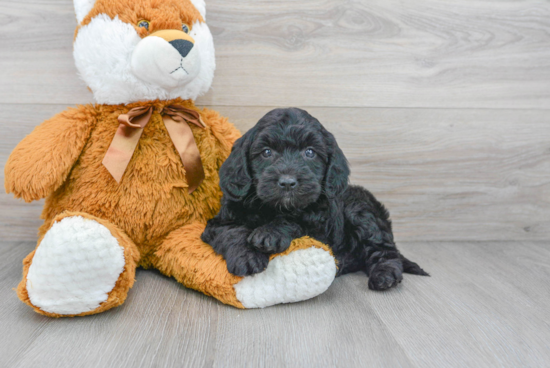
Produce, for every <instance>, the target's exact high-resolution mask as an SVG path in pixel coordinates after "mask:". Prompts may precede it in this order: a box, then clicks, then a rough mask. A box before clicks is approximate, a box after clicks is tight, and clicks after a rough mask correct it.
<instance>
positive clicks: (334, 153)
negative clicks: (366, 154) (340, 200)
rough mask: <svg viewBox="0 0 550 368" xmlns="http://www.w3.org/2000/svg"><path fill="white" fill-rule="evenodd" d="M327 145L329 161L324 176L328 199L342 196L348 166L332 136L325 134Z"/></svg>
mask: <svg viewBox="0 0 550 368" xmlns="http://www.w3.org/2000/svg"><path fill="white" fill-rule="evenodd" d="M326 134H327V137H328V144H329V150H330V151H329V152H331V153H330V154H329V159H328V166H327V172H326V174H325V193H326V196H327V197H329V198H334V197H336V196H338V195H340V194H342V193H343V192H344V191H345V190H346V188H347V187H348V180H349V173H350V171H349V166H348V160H347V159H346V156H344V152H342V150H341V149H340V147H338V143H336V139H335V138H334V136H333V135H332V134H331V133H329V132H326Z"/></svg>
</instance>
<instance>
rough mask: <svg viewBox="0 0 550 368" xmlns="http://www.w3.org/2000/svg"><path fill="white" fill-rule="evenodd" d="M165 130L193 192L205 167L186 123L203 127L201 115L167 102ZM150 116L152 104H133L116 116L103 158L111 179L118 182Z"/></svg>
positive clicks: (200, 180)
mask: <svg viewBox="0 0 550 368" xmlns="http://www.w3.org/2000/svg"><path fill="white" fill-rule="evenodd" d="M161 114H162V119H163V120H164V125H165V126H166V130H167V131H168V134H169V135H170V139H171V140H172V143H173V144H174V146H175V147H176V150H177V151H178V153H179V155H180V158H181V162H182V163H183V166H184V167H185V178H186V179H187V184H188V185H189V193H192V192H193V191H194V190H195V189H197V187H198V186H199V185H200V184H201V182H202V181H203V180H204V168H203V166H202V161H201V156H200V152H199V149H198V147H197V144H196V143H195V138H194V137H193V132H192V131H191V128H190V127H189V125H188V124H187V123H192V124H195V125H196V126H198V127H201V128H204V127H205V125H204V123H203V121H202V119H201V116H200V115H199V113H198V112H196V111H195V110H191V109H187V108H185V107H183V106H180V105H168V106H165V107H164V109H163V110H162V111H161ZM152 115H153V107H152V106H141V107H135V108H133V109H131V110H130V111H128V113H126V114H122V115H119V117H118V122H119V123H120V125H119V126H118V129H117V131H116V133H115V136H114V138H113V141H112V142H111V145H110V146H109V149H108V150H107V153H106V154H105V157H104V158H103V165H104V166H105V167H106V168H107V170H109V172H110V173H111V175H112V176H113V178H114V179H115V180H116V181H117V182H118V183H120V180H121V179H122V175H124V172H125V171H126V168H127V167H128V164H129V163H130V160H131V159H132V155H133V154H134V151H135V149H136V147H137V144H138V142H139V138H140V137H141V134H142V133H143V129H144V128H145V126H146V125H147V123H148V122H149V120H150V119H151V116H152Z"/></svg>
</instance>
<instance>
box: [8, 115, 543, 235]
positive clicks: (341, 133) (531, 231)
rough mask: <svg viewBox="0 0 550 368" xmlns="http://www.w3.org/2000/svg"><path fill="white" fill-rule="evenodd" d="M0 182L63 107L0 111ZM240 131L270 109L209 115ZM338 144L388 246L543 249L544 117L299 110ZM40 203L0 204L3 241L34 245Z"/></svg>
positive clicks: (16, 202) (10, 199) (12, 202)
mask: <svg viewBox="0 0 550 368" xmlns="http://www.w3.org/2000/svg"><path fill="white" fill-rule="evenodd" d="M0 108H1V109H2V111H3V113H2V115H1V116H0V127H2V129H3V132H4V134H3V135H2V136H1V137H0V170H1V172H0V180H3V167H4V164H5V162H6V159H7V157H8V155H9V153H10V152H11V150H12V149H13V148H14V147H15V145H16V144H17V143H18V142H19V141H20V140H21V139H22V138H23V137H24V136H25V135H26V134H28V133H29V132H30V131H31V130H32V129H33V127H34V126H35V125H36V124H37V123H39V122H41V121H42V120H44V119H46V118H48V117H50V116H51V115H53V114H54V113H55V112H58V111H61V110H62V109H64V108H65V106H64V105H38V106H32V105H17V106H11V105H0ZM213 108H214V109H216V110H219V111H220V112H221V113H222V114H223V115H225V116H228V117H229V118H230V120H231V121H233V122H234V123H235V124H236V126H237V127H238V128H239V129H241V130H242V131H246V130H247V129H249V128H250V127H251V126H252V125H253V124H254V123H255V122H256V121H257V120H258V119H259V118H260V117H261V116H262V115H263V114H265V113H266V112H267V111H269V110H270V108H269V107H228V106H215V107H213ZM308 110H309V111H310V113H311V114H313V115H314V116H316V117H317V118H319V119H320V121H321V122H322V123H324V124H325V126H326V127H327V128H328V129H329V130H330V131H332V132H334V134H335V135H336V138H337V139H338V142H339V143H340V145H341V147H342V149H343V150H344V152H345V154H346V155H347V157H348V158H349V160H350V163H351V167H352V178H351V182H352V183H354V184H359V185H364V186H366V187H367V188H369V189H370V190H371V191H372V192H373V193H374V194H375V195H376V196H377V197H378V198H379V199H380V200H381V201H382V202H384V203H385V204H386V205H387V206H388V208H389V209H390V212H391V213H392V217H393V219H394V222H395V227H394V229H395V233H396V237H397V240H398V241H400V240H466V239H469V240H513V239H516V240H524V239H525V240H529V239H531V240H536V239H539V240H541V239H550V201H549V198H550V176H549V173H550V145H549V143H548V142H550V115H548V114H547V113H546V112H544V111H537V110H488V109H477V110H463V109H384V108H380V109H370V108H308ZM41 207H42V202H38V203H32V204H26V203H23V202H21V201H18V200H15V199H13V198H11V197H10V196H9V195H6V194H0V208H2V211H0V231H2V233H3V234H4V236H5V239H12V240H34V239H36V229H37V227H38V226H39V224H40V220H39V216H40V212H41Z"/></svg>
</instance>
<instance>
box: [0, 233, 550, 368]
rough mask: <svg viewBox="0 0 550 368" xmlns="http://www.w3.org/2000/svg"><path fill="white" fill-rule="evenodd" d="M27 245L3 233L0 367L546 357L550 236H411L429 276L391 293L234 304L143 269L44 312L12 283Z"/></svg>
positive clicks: (549, 354) (469, 362) (359, 280)
mask: <svg viewBox="0 0 550 368" xmlns="http://www.w3.org/2000/svg"><path fill="white" fill-rule="evenodd" d="M32 248H33V244H32V243H29V242H27V243H14V242H11V243H8V242H0V255H1V257H0V328H1V330H2V332H3V333H2V334H0V365H1V366H10V367H28V366H41V367H61V368H63V367H72V366H74V365H75V363H78V365H79V366H81V367H97V366H101V367H121V368H124V367H149V366H158V367H196V366H209V367H210V366H221V367H231V366H239V367H240V366H243V367H261V366H266V367H270V366H278V367H279V366H280V367H306V366H323V367H336V366H345V367H364V366H372V367H394V366H403V367H409V366H411V367H464V366H475V367H495V366H499V367H518V366H522V367H545V366H549V365H550V364H549V362H550V346H549V344H550V343H549V341H550V328H549V327H550V312H549V311H548V308H547V305H548V303H549V302H550V289H549V288H548V281H549V280H550V243H548V242H547V241H545V242H533V241H524V242H437V243H434V242H406V243H404V244H402V245H401V250H402V251H403V253H404V254H405V255H406V256H408V257H409V258H411V259H413V260H415V261H418V262H419V263H420V264H421V265H422V266H423V267H425V268H426V270H428V271H429V272H431V274H432V277H430V278H427V277H419V276H412V275H405V279H404V281H403V283H402V284H401V285H399V287H397V288H396V289H393V290H391V291H388V292H382V293H378V292H373V291H369V290H368V289H367V278H366V277H365V276H364V275H362V274H352V275H346V276H343V277H341V278H339V279H337V280H336V281H335V282H334V284H333V285H332V286H331V288H330V289H329V290H328V291H327V292H326V293H325V294H323V295H321V296H319V297H317V298H314V299H312V300H310V301H306V302H303V303H297V304H292V305H283V306H275V307H272V308H267V309H264V310H249V311H243V310H237V309H235V308H232V307H228V306H224V305H222V304H220V303H218V302H216V301H215V300H213V299H211V298H208V297H206V296H204V295H201V294H199V293H196V292H194V291H191V290H188V289H185V288H184V287H182V286H181V285H179V284H178V283H177V282H175V281H174V280H172V279H168V278H166V277H163V276H161V275H160V274H158V272H156V271H144V270H139V271H138V274H137V282H136V285H135V287H134V288H133V289H132V290H131V291H130V295H129V297H128V300H127V302H126V303H125V304H124V305H123V306H122V307H119V308H116V309H114V310H111V311H108V312H106V313H103V314H100V315H96V316H90V317H83V318H73V319H48V318H47V317H42V316H39V315H37V314H35V313H34V312H32V311H31V310H30V309H29V308H28V307H27V306H25V305H24V304H22V303H20V302H19V301H18V300H17V298H16V295H15V293H14V292H13V291H11V290H10V289H11V288H12V287H14V286H15V284H16V283H17V282H18V281H19V277H20V275H21V273H20V263H19V262H20V260H21V259H22V258H23V257H24V255H25V254H26V253H27V252H29V251H30V250H32Z"/></svg>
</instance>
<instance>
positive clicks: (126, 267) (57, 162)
mask: <svg viewBox="0 0 550 368" xmlns="http://www.w3.org/2000/svg"><path fill="white" fill-rule="evenodd" d="M131 4H132V5H130V3H128V2H125V1H120V2H113V1H108V0H98V1H97V2H93V1H88V0H82V1H78V0H77V1H75V7H76V11H77V18H79V21H80V22H81V24H80V27H83V26H86V25H88V24H89V25H90V26H91V25H93V22H94V18H93V17H94V16H98V15H99V16H105V15H107V16H108V17H109V18H111V19H113V18H114V20H115V21H119V22H120V20H119V19H118V18H119V17H120V18H122V21H121V22H122V25H120V24H118V23H116V26H117V27H124V25H125V24H128V23H124V20H125V19H124V18H125V17H126V18H128V19H129V20H130V21H132V22H134V21H135V20H134V18H136V19H137V21H138V24H139V19H142V18H144V17H157V18H156V19H155V20H151V21H150V22H149V21H148V22H149V23H148V24H149V27H153V26H155V25H156V26H157V27H161V26H162V29H165V28H167V27H168V29H170V27H181V23H182V20H181V18H183V22H184V23H186V24H195V26H194V27H196V28H197V29H199V30H200V26H201V25H202V24H203V15H204V9H203V7H204V3H201V2H200V1H198V3H196V2H195V3H193V4H192V3H191V2H188V1H187V0H181V1H175V0H171V1H168V2H163V1H160V0H157V1H155V0H142V1H134V2H132V3H131ZM163 4H164V5H165V6H166V9H164V12H162V10H163V8H162V6H163ZM90 6H92V7H91V8H90V9H88V8H89V7H90ZM178 6H179V8H177V9H178V10H179V14H178V12H173V11H170V10H171V9H173V8H174V7H178ZM87 7H88V8H87ZM201 7H202V8H201ZM106 9H108V11H107V10H106ZM197 9H199V10H202V14H201V13H200V12H199V11H198V10H197ZM85 10H88V12H86V13H83V11H85ZM148 11H149V12H150V13H147V12H148ZM79 13H80V14H79ZM168 13H169V15H167V14H168ZM158 14H160V15H158ZM163 14H164V16H165V17H166V18H165V19H164V21H162V20H161V19H159V18H158V17H159V16H161V15H163ZM174 14H176V18H174ZM109 18H106V17H104V18H101V19H100V21H102V22H104V21H108V20H109ZM132 27H134V26H132ZM140 28H142V27H138V28H136V30H135V32H136V35H137V36H138V37H139V39H138V41H136V43H138V42H139V40H141V39H144V40H145V39H146V38H147V35H148V34H150V33H151V32H153V29H148V30H147V32H144V30H143V29H140ZM91 29H92V30H93V27H91ZM157 30H158V29H157ZM130 32H131V31H130ZM197 32H198V31H197ZM191 35H192V34H191ZM185 37H187V38H188V39H189V37H188V36H184V35H183V36H182V39H186V38H185ZM200 37H203V38H204V36H201V35H200V34H195V40H193V39H192V38H191V41H193V42H195V43H197V42H198V41H196V40H197V39H200ZM83 38H84V40H86V38H85V37H84V36H83ZM154 41H155V42H157V43H158V42H161V41H159V40H154ZM166 41H169V40H166ZM162 42H165V41H162ZM167 44H168V42H167ZM78 46H79V45H78V33H77V37H76V39H75V59H77V65H79V55H77V51H78ZM140 46H141V45H140ZM162 47H164V46H162ZM174 47H175V46H174ZM136 48H137V46H136ZM212 51H213V50H212ZM178 52H179V54H178V55H181V56H182V60H181V61H180V64H181V65H185V66H186V65H187V64H185V62H188V61H187V60H184V59H185V56H184V55H183V53H182V52H181V50H178ZM188 55H191V53H189V54H188ZM201 55H202V56H200V57H203V58H204V55H205V52H204V48H203V51H202V54H201ZM212 56H213V55H212ZM177 57H179V56H177ZM83 60H84V59H83ZM84 62H85V61H81V64H80V67H79V69H81V70H80V72H81V74H84V79H86V77H85V72H86V71H85V70H84V72H83V70H82V68H85V67H86V65H85V64H84V66H82V65H83V64H82V63H84ZM164 62H165V61H164V60H162V61H161V62H159V63H161V64H162V63H164ZM204 63H205V62H204V60H203V64H202V65H203V69H204V68H205V67H204ZM93 65H97V64H93ZM162 65H164V64H162ZM140 68H142V66H139V65H138V66H137V67H136V66H135V65H134V64H132V71H133V73H135V74H137V75H138V76H139V70H140ZM191 68H192V66H191V67H188V66H187V69H190V70H191ZM203 69H201V70H200V71H199V72H197V76H195V79H196V78H202V79H203V80H205V81H206V82H204V83H206V84H207V85H208V86H209V83H210V80H211V77H210V79H208V75H207V76H206V77H204V75H202V74H201V73H203ZM136 70H137V71H136ZM212 72H213V70H212ZM203 74H204V73H203ZM187 77H188V76H186V75H183V74H182V77H181V78H180V79H181V80H179V81H176V82H174V83H175V85H176V87H174V88H176V93H174V92H173V90H170V89H169V88H168V87H166V86H163V87H162V88H160V89H159V88H158V86H154V85H152V86H151V85H149V84H147V83H149V82H147V81H142V80H141V79H139V78H136V81H137V82H134V83H136V84H137V83H144V84H145V86H144V87H143V88H142V92H139V91H140V90H139V89H138V88H137V87H135V88H136V91H137V92H135V95H130V96H127V97H126V101H124V103H112V104H111V103H108V102H114V100H113V98H112V97H111V96H114V95H116V94H111V90H110V89H112V88H115V87H112V86H109V85H106V86H103V85H100V86H99V87H97V86H96V87H95V88H94V86H93V85H94V83H93V82H94V81H91V82H89V84H91V85H92V90H93V92H94V95H95V96H96V100H99V102H102V103H100V104H96V105H86V106H79V107H77V108H73V109H69V110H66V111H64V112H62V113H60V114H58V115H56V116H55V117H53V118H52V119H50V120H48V121H46V122H44V123H43V124H41V125H40V126H38V127H37V128H36V129H35V130H34V131H33V132H32V133H31V134H30V135H29V136H27V137H26V138H25V139H24V140H23V141H22V142H21V143H20V144H19V145H18V146H17V147H16V149H15V150H14V151H13V153H12V154H11V156H10V158H9V160H8V162H7V164H6V168H5V173H6V178H5V187H6V190H7V191H8V192H12V193H14V194H15V196H16V197H20V198H23V199H24V200H25V201H32V200H37V199H39V198H44V197H45V198H46V204H45V207H44V211H43V213H42V218H43V219H44V224H43V225H42V226H41V227H40V229H39V240H38V245H37V249H36V250H35V251H33V252H32V253H31V254H29V255H28V256H27V257H26V259H25V260H24V262H23V263H24V270H23V280H22V281H21V283H20V284H19V286H18V288H17V292H18V295H19V297H20V298H21V299H22V300H23V301H24V302H25V303H27V304H29V305H30V306H32V307H33V308H34V309H35V310H36V311H37V312H39V313H42V314H46V315H49V316H54V317H60V316H74V315H87V314H94V313H99V312H102V311H104V310H107V309H109V308H112V307H115V306H117V305H120V304H122V303H123V302H124V300H125V299H126V295H127V293H128V290H129V289H130V288H131V287H132V285H133V282H134V275H135V268H136V267H137V266H141V267H144V268H150V267H154V268H157V269H159V270H160V271H161V272H163V273H164V274H166V275H168V276H172V277H174V278H175V279H176V280H178V281H179V282H181V283H183V284H184V285H186V286H188V287H190V288H193V289H195V290H199V291H201V292H203V293H205V294H207V295H211V296H214V297H215V298H217V299H218V300H220V301H222V302H223V303H226V304H230V305H233V306H235V307H238V308H244V307H264V306H267V305H272V304H277V303H282V302H293V301H298V300H303V299H307V298H310V297H312V296H315V295H317V294H319V293H320V292H322V291H324V290H326V288H328V286H329V285H330V283H331V282H332V279H333V278H334V271H335V265H334V259H333V258H332V256H331V255H330V250H329V249H328V247H327V246H326V245H323V244H321V243H319V242H317V241H315V240H313V239H309V238H302V239H297V240H296V241H294V242H293V244H292V246H291V248H290V249H289V250H288V251H286V252H285V253H284V254H281V255H274V256H272V260H273V259H275V258H279V260H278V261H277V262H279V263H280V264H278V266H277V267H278V268H279V269H283V268H284V267H292V265H293V264H295V263H296V259H290V258H289V260H288V262H287V263H288V264H286V263H285V257H287V258H288V257H298V255H299V254H302V253H299V252H298V253H295V254H294V255H292V254H293V253H294V252H296V251H311V252H313V253H311V256H310V255H309V254H308V255H307V257H306V258H307V259H308V262H309V265H310V266H311V267H312V269H315V272H314V273H315V274H314V275H313V274H311V273H310V272H309V271H308V270H307V268H306V267H303V269H302V270H300V271H299V272H298V273H297V276H296V277H297V279H296V280H297V282H296V280H294V281H293V284H291V285H286V286H285V285H282V287H288V288H292V287H296V285H298V287H300V283H302V285H301V287H303V288H306V289H310V290H312V289H315V290H314V291H312V292H309V294H308V293H305V294H304V292H295V291H292V290H290V289H289V292H290V293H291V294H292V293H293V294H299V295H298V296H296V295H291V296H288V295H279V294H281V293H283V294H284V291H279V294H277V295H274V296H273V295H272V296H268V297H266V298H267V299H269V300H267V301H265V302H261V301H260V302H258V300H259V299H258V293H261V292H262V290H263V289H265V288H267V289H270V288H273V280H272V278H273V277H275V278H277V277H278V278H279V279H280V278H281V275H277V272H281V271H280V270H279V271H277V270H275V269H273V270H271V271H270V269H269V267H268V270H267V271H269V272H267V271H266V275H264V276H261V277H255V278H254V277H253V276H250V277H245V278H243V277H237V276H234V275H231V274H229V273H228V271H227V268H226V264H225V261H224V260H223V258H222V257H221V256H219V255H217V254H216V253H215V252H214V251H213V250H212V248H211V247H210V246H209V245H207V244H205V243H203V242H202V241H201V240H200V235H201V233H202V231H203V229H204V225H205V223H206V221H207V220H208V219H210V218H212V217H213V216H214V215H215V214H216V213H217V212H218V210H219V207H220V199H221V196H222V193H221V191H220V189H219V186H218V183H219V177H218V171H219V169H220V167H221V165H222V163H223V162H224V160H225V159H226V158H227V156H228V155H229V153H230V151H231V147H232V145H233V142H234V141H235V140H236V139H237V138H238V137H239V136H240V133H239V132H238V131H237V129H236V128H235V127H234V126H233V125H232V124H230V123H229V122H228V121H227V119H225V118H223V117H221V116H220V115H219V114H218V113H216V112H215V111H212V110H206V109H203V110H199V109H197V108H196V107H195V105H194V103H193V101H192V98H194V97H195V95H194V94H193V93H195V92H197V91H199V90H200V88H199V89H197V88H195V90H193V92H192V93H190V94H186V89H185V88H184V87H185V86H187V85H191V84H192V83H193V82H194V80H195V79H189V78H187ZM143 78H144V79H147V78H150V76H149V75H148V76H147V77H143ZM160 78H161V79H162V78H163V77H162V76H161V77H160ZM186 78H187V79H186ZM87 82H88V81H87ZM166 83H167V84H169V83H171V82H170V81H169V80H168V81H167V82H166ZM208 86H207V87H208ZM138 87H140V86H138ZM102 88H106V91H103V90H102ZM155 88H156V89H155ZM163 88H164V89H163ZM178 88H179V90H178ZM201 88H202V90H204V86H202V87H201ZM151 91H152V92H151ZM159 91H160V92H159ZM171 91H172V92H171ZM115 92H116V91H115ZM199 92H200V91H199ZM199 92H197V93H199ZM202 92H204V91H202ZM132 93H134V92H132ZM139 93H142V95H140V94H139ZM151 93H156V94H157V95H158V97H159V98H158V99H155V100H147V99H145V98H144V96H147V95H148V94H151ZM97 96H102V97H100V98H97ZM171 97H175V98H171ZM134 100H135V101H134ZM136 101H137V102H136ZM168 105H179V106H183V107H185V108H187V109H191V110H195V111H197V112H199V114H200V116H201V118H202V121H203V122H204V124H205V127H204V128H199V127H196V126H194V125H192V124H190V125H189V126H190V127H191V130H192V133H193V137H194V140H195V142H196V145H197V147H198V149H199V152H200V156H201V160H202V165H203V168H204V180H203V181H202V183H201V184H200V186H199V187H198V188H197V189H196V190H194V191H193V192H192V193H189V190H188V183H187V181H186V171H185V168H184V166H183V165H182V161H181V159H180V156H179V154H178V151H177V150H176V148H175V147H174V144H173V142H172V139H171V137H170V135H169V134H168V131H167V129H166V127H165V124H164V122H163V118H162V115H161V112H162V110H163V108H164V107H165V106H168ZM140 106H152V107H153V114H152V116H151V119H150V120H149V123H148V124H147V125H146V126H145V128H144V129H143V133H142V135H141V137H140V139H139V142H138V145H137V147H136V148H135V150H134V152H133V156H132V158H131V161H130V162H129V164H128V166H127V168H126V170H125V172H124V175H123V177H122V180H121V181H120V183H117V182H116V181H115V180H114V179H113V176H111V173H110V172H109V171H108V170H107V169H106V167H105V166H104V165H103V164H102V161H103V158H104V157H105V155H106V152H107V150H108V149H109V146H110V144H111V142H112V140H113V136H114V135H115V132H116V131H117V129H118V127H119V120H118V118H119V116H120V115H122V114H126V113H127V112H128V111H129V110H130V109H132V108H135V107H140ZM98 234H99V235H98ZM319 252H322V253H319ZM304 255H305V253H304ZM327 255H328V257H327ZM316 257H317V258H316ZM37 259H38V261H37ZM293 262H294V263H293ZM298 263H299V262H298ZM270 264H271V263H270ZM281 265H282V266H281ZM283 266H284V267H283ZM281 267H283V268H281ZM319 270H321V271H319ZM319 272H321V273H322V275H319ZM269 275H272V276H273V277H271V276H269ZM262 277H263V279H262ZM270 277H271V278H270ZM245 279H247V280H245ZM248 279H250V280H248ZM94 280H95V281H94ZM243 280H244V281H245V282H244V283H242V285H243V286H241V287H240V290H241V291H240V292H241V296H239V295H238V293H239V288H238V287H236V285H237V284H239V283H241V281H243ZM94 282H95V284H93V283H94ZM312 283H313V284H315V286H314V287H312V286H311V284H312ZM56 284H58V285H56ZM275 294H276V293H275ZM302 294H303V295H302ZM243 295H244V296H243ZM247 295H248V296H247ZM260 299H262V298H260ZM263 299H265V298H263Z"/></svg>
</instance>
